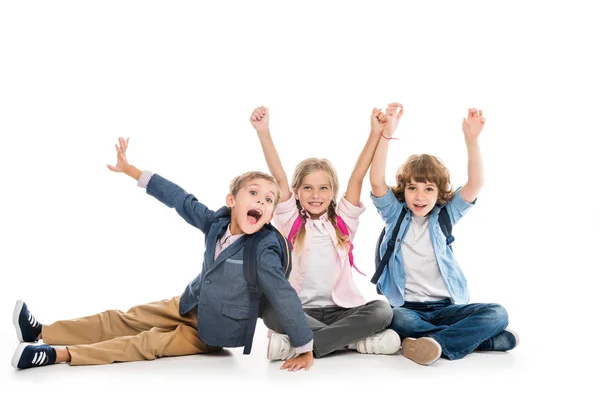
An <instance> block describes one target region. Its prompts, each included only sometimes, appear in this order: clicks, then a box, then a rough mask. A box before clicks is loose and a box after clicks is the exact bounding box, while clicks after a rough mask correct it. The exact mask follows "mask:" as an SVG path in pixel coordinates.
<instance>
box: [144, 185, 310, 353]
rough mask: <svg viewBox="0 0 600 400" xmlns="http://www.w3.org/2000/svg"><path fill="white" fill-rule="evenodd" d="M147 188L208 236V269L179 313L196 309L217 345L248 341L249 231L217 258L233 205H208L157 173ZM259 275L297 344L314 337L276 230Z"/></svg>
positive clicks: (202, 331) (203, 330)
mask: <svg viewBox="0 0 600 400" xmlns="http://www.w3.org/2000/svg"><path fill="white" fill-rule="evenodd" d="M146 192H147V193H148V194H149V195H151V196H154V197H155V198H156V199H158V200H159V201H160V202H162V203H163V204H165V205H166V206H168V207H171V208H175V210H176V211H177V213H178V214H179V215H180V216H181V217H182V218H183V219H184V220H186V221H187V222H188V223H189V224H190V225H192V226H194V227H196V228H198V229H200V230H201V231H202V232H203V233H204V235H205V252H204V262H203V263H202V270H201V271H200V273H199V274H198V276H197V277H196V278H195V279H194V280H192V282H190V283H189V284H188V285H187V287H186V288H185V290H184V292H183V294H182V295H181V299H180V303H179V313H180V314H181V315H183V314H186V313H188V312H190V311H192V310H194V309H196V312H197V315H198V336H199V337H200V339H201V340H202V341H203V342H204V343H206V344H208V345H211V346H215V347H241V346H244V340H245V336H246V328H247V325H248V320H249V314H250V306H251V302H250V292H249V291H248V288H247V283H246V279H245V278H244V272H243V262H244V257H243V255H244V251H243V249H244V244H245V242H246V240H247V235H244V236H243V237H241V238H239V239H238V240H236V241H235V242H234V243H232V244H231V245H230V246H228V247H227V248H226V249H224V250H223V251H222V252H221V253H220V254H219V255H218V256H217V257H216V258H215V246H216V242H217V239H218V238H219V237H221V236H222V235H223V234H224V233H225V231H226V230H227V226H229V223H230V221H231V216H230V213H229V209H228V208H227V207H222V208H220V209H219V210H217V211H212V210H210V209H208V208H207V207H206V206H205V205H204V204H202V203H200V202H199V201H198V200H197V199H196V198H195V197H194V196H193V195H192V194H189V193H186V192H185V191H184V190H183V189H182V188H180V187H179V186H177V185H175V184H174V183H172V182H170V181H168V180H167V179H165V178H163V177H161V176H160V175H158V174H154V175H152V177H151V178H150V181H149V182H148V186H147V187H146ZM256 251H257V254H258V255H259V256H258V259H259V262H257V280H258V287H259V290H260V291H261V292H262V293H263V294H264V296H265V297H266V299H267V301H268V302H269V303H270V304H271V306H273V309H274V310H275V313H276V315H277V317H278V319H279V321H280V322H281V324H282V326H283V328H284V329H285V331H286V333H287V335H288V336H289V338H290V342H291V343H292V346H294V347H301V346H303V345H306V344H308V343H310V342H311V341H312V331H311V329H310V327H309V326H308V323H307V321H306V317H305V316H304V311H303V310H302V304H301V303H300V299H299V298H298V295H297V294H296V291H295V290H294V289H293V288H292V286H291V285H290V284H289V282H288V280H287V279H286V277H285V275H284V272H283V268H282V266H281V257H280V256H281V252H282V251H283V249H281V247H280V245H279V241H278V239H277V237H276V236H275V233H273V232H271V233H269V234H267V235H266V236H265V238H264V239H262V240H261V241H260V243H259V244H258V246H257V250H256Z"/></svg>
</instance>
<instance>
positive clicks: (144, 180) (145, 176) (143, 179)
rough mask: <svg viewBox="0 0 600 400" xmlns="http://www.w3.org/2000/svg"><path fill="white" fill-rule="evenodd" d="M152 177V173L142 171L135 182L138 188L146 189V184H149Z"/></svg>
mask: <svg viewBox="0 0 600 400" xmlns="http://www.w3.org/2000/svg"><path fill="white" fill-rule="evenodd" d="M152 175H154V173H153V172H150V171H143V172H142V174H141V175H140V178H139V179H138V181H137V185H138V187H141V188H142V189H146V187H148V182H150V178H152Z"/></svg>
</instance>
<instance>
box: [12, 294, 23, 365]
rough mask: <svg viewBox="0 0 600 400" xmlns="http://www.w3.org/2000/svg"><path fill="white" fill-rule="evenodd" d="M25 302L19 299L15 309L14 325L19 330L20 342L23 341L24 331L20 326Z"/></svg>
mask: <svg viewBox="0 0 600 400" xmlns="http://www.w3.org/2000/svg"><path fill="white" fill-rule="evenodd" d="M23 304H25V303H24V302H23V300H17V304H15V311H13V325H14V326H15V330H16V331H17V338H18V339H19V342H23V332H21V327H20V326H19V316H20V315H21V310H22V309H23ZM15 368H16V367H15Z"/></svg>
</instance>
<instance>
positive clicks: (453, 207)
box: [371, 188, 476, 307]
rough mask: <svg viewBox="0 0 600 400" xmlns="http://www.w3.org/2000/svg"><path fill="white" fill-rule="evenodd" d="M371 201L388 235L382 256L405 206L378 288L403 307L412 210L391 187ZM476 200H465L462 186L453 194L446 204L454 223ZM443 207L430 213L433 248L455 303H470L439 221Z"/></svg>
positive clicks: (384, 241) (385, 237)
mask: <svg viewBox="0 0 600 400" xmlns="http://www.w3.org/2000/svg"><path fill="white" fill-rule="evenodd" d="M371 200H372V201H373V204H374V205H375V208H376V209H377V212H378V213H379V214H380V215H381V217H382V218H383V221H384V222H385V235H384V237H383V240H382V241H381V247H380V248H379V255H380V256H381V257H383V255H384V254H385V250H386V246H387V243H388V241H389V240H390V238H391V235H392V232H393V230H394V227H395V226H396V222H397V221H398V218H399V217H400V213H401V211H402V208H403V207H404V208H406V217H405V218H404V220H403V221H402V222H401V225H400V230H399V232H398V237H397V238H396V243H395V247H394V252H393V254H392V256H391V257H390V262H389V264H388V265H387V266H386V267H385V269H384V271H383V273H382V274H381V277H380V278H379V281H377V288H378V289H379V290H380V291H381V293H383V294H384V295H385V297H386V298H387V299H388V301H389V302H390V304H391V305H392V306H394V307H400V306H402V305H403V304H404V289H405V285H406V277H405V274H404V263H403V259H402V241H403V240H404V237H405V236H406V232H407V231H408V228H409V227H410V222H411V220H412V212H411V211H410V210H409V208H408V206H407V205H406V203H405V202H401V201H399V200H398V199H396V197H395V196H394V193H393V192H392V190H391V189H388V191H387V193H386V194H384V195H383V196H382V197H375V196H373V194H371ZM475 201H476V200H475ZM475 201H473V203H468V202H466V201H465V200H464V199H463V198H462V196H461V195H460V188H458V189H457V190H456V192H454V196H452V199H451V200H450V201H449V202H448V203H447V204H446V208H447V209H448V215H449V217H450V222H451V223H452V225H454V224H456V223H457V222H458V220H459V219H461V218H462V217H463V216H464V215H465V213H466V212H467V211H468V210H469V209H470V208H471V207H472V206H473V205H474V204H475ZM440 209H441V207H440V206H439V205H435V206H434V207H433V209H432V210H431V212H430V213H429V235H430V236H431V243H432V244H433V251H434V253H435V258H436V261H437V264H438V267H439V269H440V273H441V274H442V278H443V280H444V284H445V285H446V289H448V292H449V293H450V296H451V297H452V302H453V303H454V304H467V303H468V302H469V288H468V286H467V280H466V278H465V276H464V275H463V272H462V270H461V269H460V266H459V265H458V262H457V261H456V258H455V257H454V253H453V252H452V250H451V249H450V247H449V246H448V245H447V244H446V236H444V233H443V232H442V229H441V227H440V223H439V220H438V216H439V213H440Z"/></svg>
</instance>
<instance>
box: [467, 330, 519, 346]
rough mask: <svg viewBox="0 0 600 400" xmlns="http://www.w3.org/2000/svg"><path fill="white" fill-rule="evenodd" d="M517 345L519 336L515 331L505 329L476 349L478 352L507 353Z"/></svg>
mask: <svg viewBox="0 0 600 400" xmlns="http://www.w3.org/2000/svg"><path fill="white" fill-rule="evenodd" d="M518 345H519V335H517V333H516V332H515V331H512V330H510V329H505V330H503V331H502V332H500V333H499V334H497V335H496V336H494V337H493V338H490V339H488V340H486V341H484V342H483V343H481V344H480V345H479V347H477V350H480V351H509V350H512V349H514V348H515V347H517V346H518Z"/></svg>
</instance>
